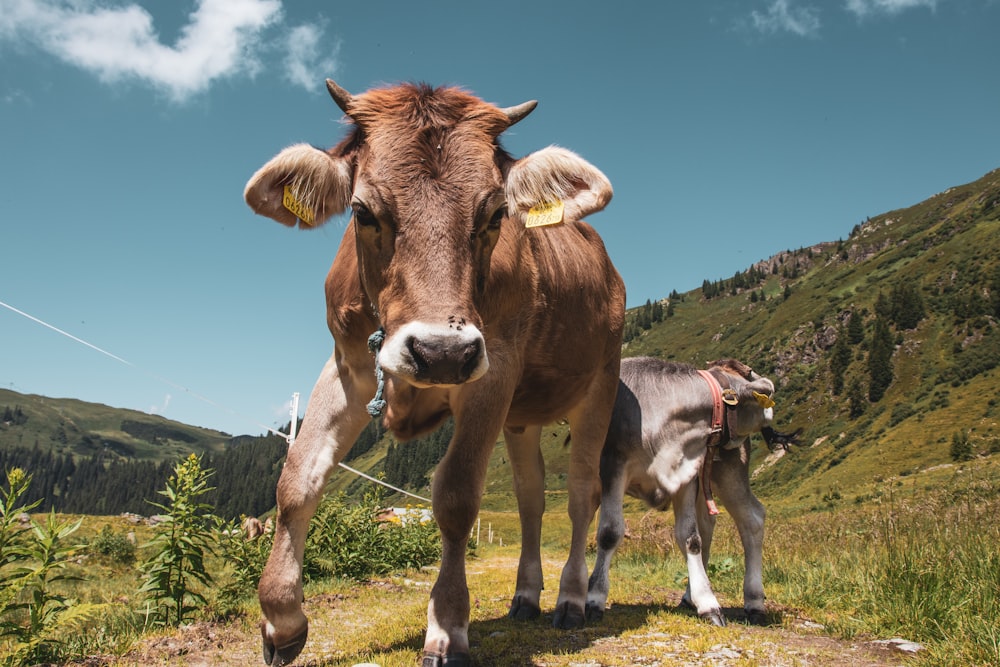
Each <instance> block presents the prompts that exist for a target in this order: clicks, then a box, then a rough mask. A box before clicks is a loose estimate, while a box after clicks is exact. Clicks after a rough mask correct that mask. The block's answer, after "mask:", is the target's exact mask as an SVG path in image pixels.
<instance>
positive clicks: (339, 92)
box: [326, 79, 530, 113]
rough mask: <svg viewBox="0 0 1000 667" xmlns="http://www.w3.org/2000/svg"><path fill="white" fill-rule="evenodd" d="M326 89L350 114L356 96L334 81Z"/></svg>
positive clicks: (329, 81) (341, 107)
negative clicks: (349, 109)
mask: <svg viewBox="0 0 1000 667" xmlns="http://www.w3.org/2000/svg"><path fill="white" fill-rule="evenodd" d="M326 89H327V90H329V91H330V97H332V98H333V101H334V102H336V103H337V106H338V107H340V110H341V111H343V112H344V113H348V111H347V108H348V107H349V106H351V102H353V101H354V96H353V95H351V94H350V93H349V92H347V91H346V90H344V89H343V88H341V87H340V86H338V85H337V84H336V83H335V82H334V80H333V79H327V80H326ZM529 111H530V109H529Z"/></svg>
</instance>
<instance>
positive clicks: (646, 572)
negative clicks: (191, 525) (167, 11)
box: [0, 457, 1000, 667]
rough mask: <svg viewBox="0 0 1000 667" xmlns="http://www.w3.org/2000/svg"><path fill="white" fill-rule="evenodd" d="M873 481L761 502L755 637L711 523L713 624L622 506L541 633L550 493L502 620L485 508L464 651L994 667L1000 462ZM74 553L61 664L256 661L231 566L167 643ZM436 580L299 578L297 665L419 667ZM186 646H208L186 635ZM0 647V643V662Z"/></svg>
mask: <svg viewBox="0 0 1000 667" xmlns="http://www.w3.org/2000/svg"><path fill="white" fill-rule="evenodd" d="M994 458H995V457H994ZM882 486H883V492H882V493H880V494H869V495H867V496H858V497H857V498H855V499H853V500H850V499H839V500H838V499H831V500H828V501H827V506H826V507H824V508H822V509H813V510H808V511H802V510H800V509H796V508H795V507H794V503H790V504H789V505H792V507H791V508H790V509H789V508H786V507H785V505H784V504H783V503H782V502H781V501H772V502H768V501H767V499H765V503H766V504H767V505H768V507H769V517H768V523H767V536H766V539H765V559H764V583H765V590H766V592H767V595H768V603H767V607H768V612H769V625H768V626H767V627H763V628H759V627H751V626H747V625H745V624H743V623H742V622H741V617H742V614H741V612H742V609H741V608H742V598H741V596H742V576H743V561H742V552H741V547H740V545H739V539H738V536H737V534H736V531H735V528H734V527H733V526H732V524H731V523H730V522H729V521H728V519H727V517H726V515H725V512H723V515H722V516H721V517H720V520H719V525H718V529H717V531H716V539H715V542H714V544H713V550H712V564H711V566H710V577H711V579H712V582H713V586H714V588H715V590H716V592H717V594H718V596H719V598H720V601H721V602H722V604H723V606H724V608H725V611H726V615H727V617H728V620H729V621H730V624H729V626H728V627H726V628H715V627H712V626H709V625H707V624H705V623H704V622H702V621H700V620H699V619H697V618H695V617H693V616H692V615H691V614H690V613H689V612H686V611H682V610H679V609H678V608H677V604H678V602H679V600H680V596H681V593H682V592H683V589H684V585H685V579H686V571H685V566H684V563H683V561H682V560H681V558H680V557H679V556H678V554H677V550H676V548H675V547H674V546H673V543H672V542H673V540H672V515H671V514H670V513H662V512H650V511H647V510H646V509H645V508H644V507H643V506H641V505H640V504H638V503H635V502H632V501H629V504H628V508H627V517H628V525H629V533H630V535H629V539H627V540H626V541H625V542H624V543H623V545H622V547H621V549H620V550H619V552H618V554H617V555H616V557H615V561H614V563H613V566H612V570H611V575H612V587H611V594H610V597H609V609H608V611H607V613H606V614H605V617H604V619H603V621H602V622H600V623H598V624H594V625H590V626H587V627H586V628H584V629H582V630H579V631H574V632H560V631H556V630H553V629H552V628H551V627H550V625H549V624H550V622H551V611H552V609H553V608H554V606H555V600H556V595H557V593H558V579H559V573H560V569H561V566H562V561H563V559H564V557H565V554H566V545H567V544H568V540H569V522H568V520H567V519H566V518H565V515H564V502H562V501H563V500H564V498H562V497H561V494H560V493H559V492H556V493H553V494H551V495H552V497H551V502H550V503H549V507H550V509H549V510H548V511H547V513H546V521H545V527H544V535H543V560H544V564H545V565H544V567H545V590H544V591H543V597H542V608H543V618H542V619H540V620H539V621H537V622H535V623H527V624H524V623H515V622H513V621H509V620H507V618H506V611H507V605H508V602H509V599H510V597H511V595H512V593H513V586H514V575H515V572H516V567H517V556H518V549H519V542H520V540H519V534H518V533H519V528H518V521H517V516H516V513H511V512H501V511H492V512H484V513H483V515H482V522H481V524H480V529H479V536H480V543H479V545H478V547H477V549H476V550H475V552H474V554H473V555H471V556H470V560H469V563H468V570H469V581H470V589H471V596H472V610H473V611H472V623H471V626H470V638H471V641H472V645H473V653H474V656H475V658H476V660H477V661H478V664H480V665H496V666H508V665H509V666H514V665H528V664H533V665H547V666H548V665H566V666H569V665H580V664H586V665H635V664H661V665H671V664H678V665H680V664H685V665H686V664H734V665H748V666H749V665H774V664H787V665H835V664H842V663H840V662H838V658H837V656H838V654H841V653H842V652H843V651H844V650H845V646H849V647H853V649H852V650H854V651H855V652H857V651H860V655H861V656H863V657H864V656H867V657H866V658H865V659H866V660H867V662H860V663H854V664H899V663H900V662H901V661H902V660H903V658H901V657H899V656H898V655H894V654H892V653H889V652H888V651H887V650H884V649H877V648H874V647H873V645H872V644H870V641H871V640H875V639H890V638H893V637H902V638H905V639H908V640H911V641H915V642H919V643H920V644H922V645H923V646H924V650H922V651H921V652H919V653H918V654H917V655H916V656H915V657H913V658H908V659H906V664H913V665H997V664H1000V624H998V619H1000V550H998V547H997V545H998V544H1000V462H997V461H995V460H993V459H985V460H980V461H976V462H973V463H971V464H969V465H966V466H964V467H960V466H957V465H956V466H946V467H942V468H939V469H937V470H933V471H929V472H924V473H918V474H915V475H911V476H907V477H902V478H897V479H893V480H887V481H886V482H884V484H883V485H882ZM105 526H109V529H107V530H109V531H110V532H112V533H115V534H118V535H122V536H124V535H126V534H128V533H134V534H135V538H136V541H137V542H138V543H139V545H140V546H139V548H138V550H137V554H136V555H137V561H136V562H137V563H138V562H142V560H143V558H144V556H145V554H144V553H143V546H142V545H143V544H145V543H146V542H147V541H148V540H149V538H150V536H151V529H150V528H149V527H147V526H144V525H141V524H140V525H134V524H132V523H130V522H128V521H127V520H126V519H124V518H117V517H116V518H106V517H83V523H82V526H81V528H80V530H79V533H78V534H77V535H74V537H76V538H79V540H80V541H82V542H93V541H94V540H95V539H97V537H98V536H99V535H100V533H101V531H102V530H106V529H105ZM490 535H492V543H491V542H490V541H489V537H490ZM592 539H593V538H592ZM501 544H502V545H501ZM86 553H87V552H86V550H84V552H82V554H81V556H80V557H79V558H77V559H76V560H75V561H74V563H73V564H72V565H71V566H70V569H71V571H72V574H75V575H79V576H80V577H82V580H81V581H69V582H64V583H61V584H60V590H61V591H62V592H63V594H65V595H66V596H68V597H71V598H73V599H74V600H75V601H78V602H79V603H87V604H93V605H101V607H100V613H99V614H97V615H96V616H93V617H92V618H90V619H89V620H86V621H85V622H83V623H79V624H77V625H76V626H75V627H74V628H73V629H72V630H71V631H69V632H67V633H66V635H65V636H64V637H62V638H61V641H64V642H65V644H66V649H67V651H66V655H68V656H75V657H76V658H77V659H83V658H84V657H87V656H90V657H89V658H87V660H86V664H107V665H137V664H155V663H160V664H218V665H228V664H253V663H254V661H257V660H259V659H260V657H259V639H258V635H257V630H256V623H257V620H258V618H259V611H258V610H257V607H256V601H255V600H254V598H253V596H252V595H243V596H242V597H240V596H237V597H235V598H234V597H232V596H230V597H228V598H226V599H223V596H220V595H219V593H218V591H219V590H220V589H221V588H223V587H224V585H225V583H226V582H228V581H230V580H231V579H232V577H233V576H234V574H235V573H234V572H233V567H232V564H231V562H226V561H225V560H224V559H222V558H219V557H214V558H210V559H209V561H208V568H209V570H210V571H211V572H212V574H213V575H214V576H215V582H216V585H215V586H214V587H213V588H212V589H211V590H206V591H204V593H205V596H206V598H207V604H206V605H205V606H204V607H203V608H202V609H201V610H200V611H199V613H198V614H197V615H196V617H195V618H194V619H192V623H191V624H189V625H186V626H182V628H181V629H180V630H177V629H174V628H169V627H168V628H163V627H159V628H157V627H154V626H153V625H151V624H150V623H149V622H148V614H144V612H143V604H144V603H143V601H142V596H141V595H139V594H138V593H137V589H138V587H139V582H140V575H139V571H138V567H137V565H135V564H122V563H118V562H115V561H114V560H113V559H110V558H107V557H102V556H96V555H93V554H90V555H83V554H86ZM435 575H436V569H435V567H434V566H433V565H431V566H427V567H424V568H421V569H419V570H405V571H399V572H394V573H391V574H387V575H383V576H376V577H373V578H371V579H370V580H369V581H367V582H365V583H357V582H352V581H348V580H343V579H336V578H325V579H316V580H313V581H310V582H309V583H308V584H307V587H306V613H307V614H308V615H309V617H310V620H311V629H310V640H309V643H308V644H307V647H306V650H305V652H304V653H303V656H302V658H300V663H299V664H306V665H355V664H358V663H366V662H371V663H376V664H379V665H381V666H382V667H393V666H395V665H408V666H410V665H413V664H416V663H417V662H418V656H419V653H420V648H421V646H422V638H423V632H424V627H425V623H426V604H427V596H428V594H429V589H430V586H431V585H432V583H433V580H434V577H435ZM198 628H200V630H199V629H198ZM205 628H208V629H205ZM191 633H195V634H198V633H200V634H201V635H204V636H205V637H211V638H212V639H210V640H209V639H205V638H204V637H202V638H201V639H200V640H195V639H191ZM185 637H188V638H187V639H185ZM4 647H5V645H4V644H3V643H0V656H3V655H4ZM68 659H69V658H67V660H68Z"/></svg>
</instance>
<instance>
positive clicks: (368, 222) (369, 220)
mask: <svg viewBox="0 0 1000 667" xmlns="http://www.w3.org/2000/svg"><path fill="white" fill-rule="evenodd" d="M351 208H353V209H354V219H355V220H356V221H357V223H358V224H359V225H361V226H362V227H376V226H378V219H377V218H376V217H375V216H374V214H372V212H371V211H370V210H369V209H368V207H367V206H365V205H364V204H362V203H360V202H359V203H356V204H354V205H353V206H352V207H351Z"/></svg>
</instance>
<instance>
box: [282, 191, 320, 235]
mask: <svg viewBox="0 0 1000 667" xmlns="http://www.w3.org/2000/svg"><path fill="white" fill-rule="evenodd" d="M281 205H282V206H284V207H285V208H287V209H288V210H289V211H291V212H292V213H293V214H294V215H295V217H296V218H298V219H299V220H301V221H302V222H304V223H305V224H307V225H309V226H310V227H311V226H312V225H313V224H314V223H315V222H316V214H315V213H313V210H312V209H311V208H309V207H308V206H306V205H305V204H303V203H302V202H300V201H299V200H298V198H297V197H296V196H295V195H294V194H293V193H292V188H291V187H289V186H287V185H286V186H285V193H284V195H283V196H282V197H281Z"/></svg>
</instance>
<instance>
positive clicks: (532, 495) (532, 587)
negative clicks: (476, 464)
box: [503, 426, 545, 621]
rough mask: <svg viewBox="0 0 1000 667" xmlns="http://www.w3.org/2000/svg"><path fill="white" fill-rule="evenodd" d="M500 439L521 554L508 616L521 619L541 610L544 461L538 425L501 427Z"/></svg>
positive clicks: (530, 618)
mask: <svg viewBox="0 0 1000 667" xmlns="http://www.w3.org/2000/svg"><path fill="white" fill-rule="evenodd" d="M503 433H504V441H505V442H506V444H507V456H508V457H509V458H510V467H511V471H512V472H513V474H514V494H515V495H516V496H517V511H518V514H519V516H520V519H521V558H520V560H519V561H518V564H517V587H516V588H515V590H514V598H513V599H512V600H511V603H510V611H509V613H508V616H509V617H510V618H515V619H518V620H521V621H528V620H534V619H536V618H538V616H539V615H540V614H541V606H540V602H539V600H540V598H541V593H542V587H543V586H542V551H541V541H542V513H543V512H544V511H545V462H544V460H543V459H542V450H541V448H540V446H539V443H540V441H541V436H542V427H541V426H528V427H526V428H524V429H520V428H505V429H504V432H503Z"/></svg>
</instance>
